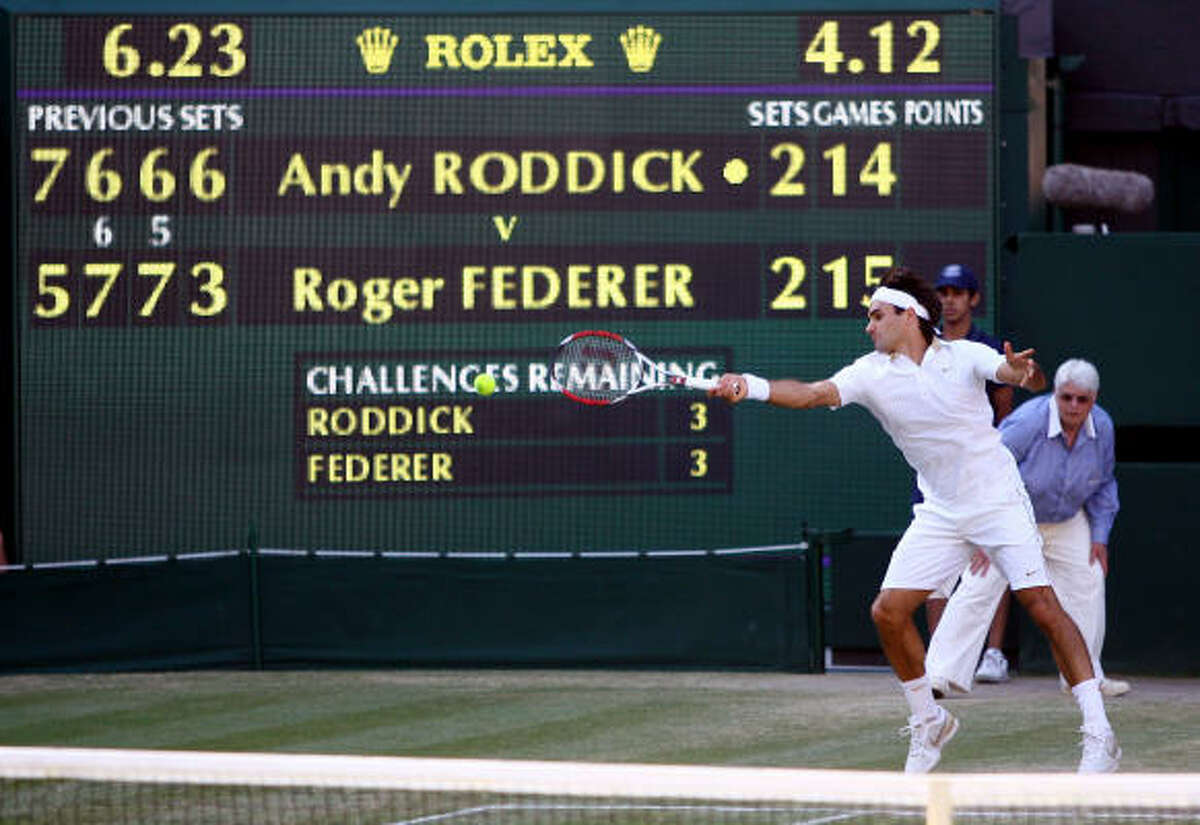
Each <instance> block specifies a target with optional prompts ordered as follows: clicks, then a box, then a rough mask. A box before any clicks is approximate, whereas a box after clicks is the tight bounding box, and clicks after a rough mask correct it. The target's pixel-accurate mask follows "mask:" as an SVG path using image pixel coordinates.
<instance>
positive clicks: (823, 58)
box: [804, 20, 846, 74]
mask: <svg viewBox="0 0 1200 825" xmlns="http://www.w3.org/2000/svg"><path fill="white" fill-rule="evenodd" d="M845 59H846V55H844V54H842V52H841V51H840V50H839V49H838V21H836V20H826V21H825V22H824V23H822V24H821V28H819V29H817V33H816V34H815V35H813V39H812V40H811V41H810V42H809V44H808V48H807V49H805V50H804V62H805V63H820V64H821V68H822V70H823V71H824V72H825V74H837V70H838V66H839V65H840V64H841V63H842V61H843V60H845Z"/></svg>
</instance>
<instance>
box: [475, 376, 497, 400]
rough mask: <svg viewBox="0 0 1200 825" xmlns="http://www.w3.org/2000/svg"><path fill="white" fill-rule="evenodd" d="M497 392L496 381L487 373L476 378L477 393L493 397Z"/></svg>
mask: <svg viewBox="0 0 1200 825" xmlns="http://www.w3.org/2000/svg"><path fill="white" fill-rule="evenodd" d="M495 391H496V379H495V378H492V376H490V375H488V374H487V373H486V372H481V373H479V375H476V376H475V392H477V393H479V394H480V395H491V394H492V393H494V392H495Z"/></svg>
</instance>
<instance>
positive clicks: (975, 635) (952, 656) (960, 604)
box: [925, 564, 1008, 693]
mask: <svg viewBox="0 0 1200 825" xmlns="http://www.w3.org/2000/svg"><path fill="white" fill-rule="evenodd" d="M1007 589H1008V579H1006V578H1005V577H1004V574H1003V573H1002V572H1000V570H999V568H998V567H997V566H996V565H994V564H989V565H988V568H987V569H986V570H985V571H983V572H982V573H981V574H976V573H973V572H971V571H970V570H967V571H966V572H964V573H963V576H962V579H961V580H960V581H959V584H958V589H956V590H955V591H954V593H953V595H951V597H950V601H949V602H948V603H947V605H946V612H945V613H944V614H942V621H941V623H940V624H939V625H938V629H937V632H936V633H934V634H933V638H931V639H930V640H929V653H928V654H926V656H925V670H926V672H927V673H928V674H929V679H930V681H931V682H932V683H933V684H935V685H936V684H939V683H941V682H945V683H946V684H947V686H948V687H951V688H954V689H956V690H959V691H962V692H964V693H967V692H970V690H971V683H972V680H973V677H974V674H975V665H976V663H977V662H978V661H979V650H980V648H981V647H982V646H983V641H984V637H985V636H986V635H987V632H988V619H989V618H990V617H991V616H992V615H993V613H994V612H995V610H996V604H997V602H998V601H999V600H1000V598H1001V596H1002V595H1003V594H1004V591H1005V590H1007Z"/></svg>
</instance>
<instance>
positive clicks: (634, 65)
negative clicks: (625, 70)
mask: <svg viewBox="0 0 1200 825" xmlns="http://www.w3.org/2000/svg"><path fill="white" fill-rule="evenodd" d="M618 39H619V40H620V41H621V48H622V49H624V50H625V62H626V63H628V64H629V71H631V72H638V73H639V74H641V73H644V72H648V71H650V70H651V69H653V68H654V57H655V55H657V54H658V46H659V44H660V43H662V35H661V34H659V33H658V32H656V31H655V30H654V29H652V28H650V27H649V26H641V25H638V26H630V27H629V28H628V29H626V30H625V33H624V34H622V35H621V36H620V38H618Z"/></svg>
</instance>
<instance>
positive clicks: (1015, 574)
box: [943, 468, 1121, 773]
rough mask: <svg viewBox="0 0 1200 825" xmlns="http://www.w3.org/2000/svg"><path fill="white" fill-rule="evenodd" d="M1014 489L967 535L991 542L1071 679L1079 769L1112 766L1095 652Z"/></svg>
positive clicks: (1112, 744) (1117, 752) (1021, 493)
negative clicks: (1078, 721) (1078, 724)
mask: <svg viewBox="0 0 1200 825" xmlns="http://www.w3.org/2000/svg"><path fill="white" fill-rule="evenodd" d="M1014 470H1015V468H1014ZM1011 492H1012V493H1013V494H1014V495H1015V498H1014V499H1013V500H1011V501H1009V502H1007V504H1005V503H998V505H997V506H994V507H991V508H989V509H988V510H987V511H986V512H985V511H984V510H981V511H980V512H979V513H978V514H976V515H977V518H975V519H974V520H973V522H972V523H973V525H974V528H975V529H974V532H973V534H972V535H970V536H968V539H969V540H970V541H973V542H975V543H977V544H979V545H981V546H983V547H990V548H992V552H991V556H992V563H993V564H995V565H998V566H999V567H1000V569H1001V570H1002V571H1003V573H1004V575H1005V577H1007V578H1008V581H1009V584H1010V585H1011V586H1012V590H1013V595H1014V597H1015V598H1016V599H1017V600H1018V601H1019V602H1020V603H1021V605H1022V606H1023V607H1024V608H1025V610H1026V611H1027V612H1028V613H1029V616H1030V618H1031V619H1033V621H1034V623H1036V624H1037V626H1038V628H1039V629H1040V630H1041V631H1042V633H1043V634H1044V635H1045V636H1046V639H1047V640H1048V641H1049V642H1050V650H1051V652H1052V653H1053V654H1054V660H1055V662H1057V663H1058V667H1059V670H1061V671H1062V673H1064V674H1065V675H1066V677H1067V681H1068V682H1069V683H1070V684H1071V692H1072V694H1074V696H1075V701H1076V703H1077V704H1078V705H1079V709H1080V712H1081V713H1082V714H1083V727H1082V728H1081V730H1082V732H1083V757H1082V758H1081V759H1080V762H1079V772H1080V773H1097V772H1107V771H1114V770H1116V769H1117V765H1118V764H1119V763H1120V760H1121V749H1120V748H1119V747H1117V741H1116V736H1115V735H1114V734H1113V731H1112V726H1111V725H1110V724H1109V721H1108V715H1107V714H1106V713H1105V711H1104V697H1103V696H1102V695H1101V693H1100V680H1098V679H1096V678H1095V676H1094V674H1093V672H1092V662H1091V656H1090V655H1089V654H1088V649H1087V645H1086V644H1084V641H1083V636H1082V634H1080V632H1079V628H1078V626H1076V624H1075V622H1074V621H1072V620H1071V617H1070V616H1069V615H1067V611H1065V610H1064V609H1063V607H1062V605H1061V604H1060V603H1059V600H1058V598H1057V596H1055V594H1054V590H1053V589H1051V587H1050V579H1049V576H1048V574H1047V573H1046V564H1045V557H1044V556H1043V554H1042V537H1041V534H1040V533H1039V532H1038V529H1037V525H1036V524H1035V523H1034V520H1033V507H1032V505H1030V503H1029V497H1028V495H1027V494H1026V493H1025V490H1024V488H1023V487H1020V488H1017V487H1013V488H1012V490H1011ZM944 623H945V622H944V621H943V624H944Z"/></svg>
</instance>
